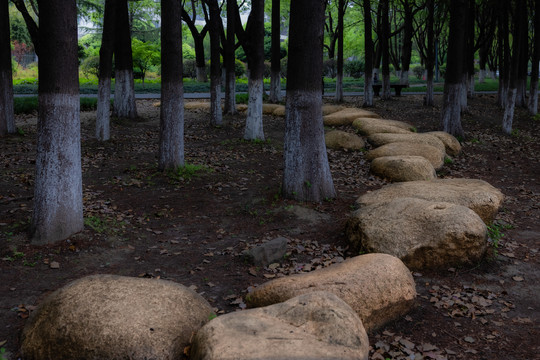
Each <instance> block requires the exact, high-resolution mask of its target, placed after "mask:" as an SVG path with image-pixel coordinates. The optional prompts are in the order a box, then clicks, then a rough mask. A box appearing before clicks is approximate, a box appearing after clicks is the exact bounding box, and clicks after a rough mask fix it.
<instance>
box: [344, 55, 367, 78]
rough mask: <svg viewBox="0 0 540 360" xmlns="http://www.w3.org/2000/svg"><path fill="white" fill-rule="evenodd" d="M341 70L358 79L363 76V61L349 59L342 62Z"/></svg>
mask: <svg viewBox="0 0 540 360" xmlns="http://www.w3.org/2000/svg"><path fill="white" fill-rule="evenodd" d="M343 70H344V72H345V73H347V74H349V76H351V77H353V78H355V79H360V78H361V77H362V76H364V62H363V61H362V60H350V61H347V62H346V63H345V64H343Z"/></svg>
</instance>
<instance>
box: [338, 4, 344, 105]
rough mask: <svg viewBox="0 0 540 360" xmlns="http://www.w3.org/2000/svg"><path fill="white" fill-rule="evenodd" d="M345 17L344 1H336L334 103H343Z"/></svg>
mask: <svg viewBox="0 0 540 360" xmlns="http://www.w3.org/2000/svg"><path fill="white" fill-rule="evenodd" d="M344 16H345V1H344V0H339V1H338V25H337V41H338V42H337V47H338V51H337V62H336V67H337V78H336V101H337V102H343V36H344V34H343V18H344Z"/></svg>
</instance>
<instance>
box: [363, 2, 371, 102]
mask: <svg viewBox="0 0 540 360" xmlns="http://www.w3.org/2000/svg"><path fill="white" fill-rule="evenodd" d="M371 32H372V31H371V1H370V0H364V34H365V36H364V49H365V53H366V59H365V71H364V79H365V80H364V104H363V106H364V107H372V106H373V76H372V72H373V39H372V38H371Z"/></svg>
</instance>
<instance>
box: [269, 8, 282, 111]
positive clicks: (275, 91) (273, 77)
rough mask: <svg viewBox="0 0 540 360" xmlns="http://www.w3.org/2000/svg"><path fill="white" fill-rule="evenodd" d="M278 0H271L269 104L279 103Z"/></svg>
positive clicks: (279, 44) (279, 42)
mask: <svg viewBox="0 0 540 360" xmlns="http://www.w3.org/2000/svg"><path fill="white" fill-rule="evenodd" d="M280 22H281V15H280V0H272V65H271V69H270V70H271V71H270V102H273V103H277V102H280V101H281V63H280V61H281V30H280V26H281V24H280Z"/></svg>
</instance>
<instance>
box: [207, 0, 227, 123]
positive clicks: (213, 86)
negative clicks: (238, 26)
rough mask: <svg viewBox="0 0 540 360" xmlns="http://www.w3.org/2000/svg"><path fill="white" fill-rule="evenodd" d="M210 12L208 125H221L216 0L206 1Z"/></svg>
mask: <svg viewBox="0 0 540 360" xmlns="http://www.w3.org/2000/svg"><path fill="white" fill-rule="evenodd" d="M206 3H207V5H208V9H209V12H210V19H209V24H210V27H209V28H210V123H211V124H212V125H217V126H219V125H222V124H223V114H222V110H221V64H220V52H219V50H220V47H219V43H220V30H221V26H220V21H221V11H220V9H219V5H218V3H217V0H206Z"/></svg>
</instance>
